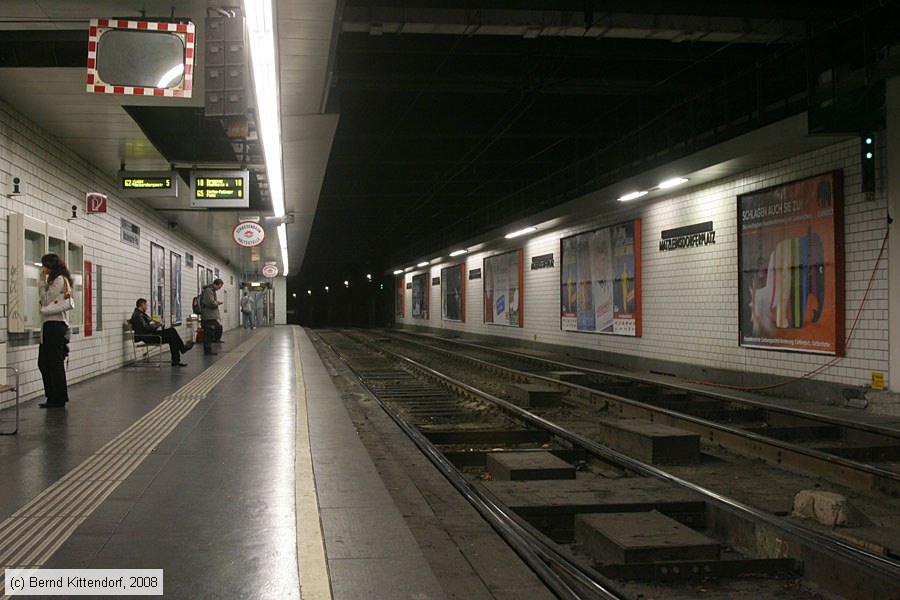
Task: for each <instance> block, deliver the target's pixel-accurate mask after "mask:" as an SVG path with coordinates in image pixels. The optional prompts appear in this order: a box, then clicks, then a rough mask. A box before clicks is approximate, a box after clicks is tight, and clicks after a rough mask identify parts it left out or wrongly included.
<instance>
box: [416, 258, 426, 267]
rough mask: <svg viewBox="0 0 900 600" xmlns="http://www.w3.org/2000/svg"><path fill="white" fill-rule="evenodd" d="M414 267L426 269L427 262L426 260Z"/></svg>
mask: <svg viewBox="0 0 900 600" xmlns="http://www.w3.org/2000/svg"><path fill="white" fill-rule="evenodd" d="M416 266H417V267H427V266H428V261H427V260H423V261H422V262H420V263H419V264H417V265H416Z"/></svg>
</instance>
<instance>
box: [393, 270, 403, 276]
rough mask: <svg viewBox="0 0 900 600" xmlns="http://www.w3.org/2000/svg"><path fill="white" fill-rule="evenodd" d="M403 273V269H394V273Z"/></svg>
mask: <svg viewBox="0 0 900 600" xmlns="http://www.w3.org/2000/svg"><path fill="white" fill-rule="evenodd" d="M401 273H403V269H396V270H395V271H394V275H400V274H401Z"/></svg>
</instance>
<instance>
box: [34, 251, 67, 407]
mask: <svg viewBox="0 0 900 600" xmlns="http://www.w3.org/2000/svg"><path fill="white" fill-rule="evenodd" d="M72 283H73V282H72V275H71V273H69V269H67V268H66V263H65V262H63V261H62V259H60V258H59V256H57V255H56V254H45V255H44V256H42V257H41V282H40V284H39V286H38V294H39V298H40V303H41V317H42V318H43V323H42V324H41V345H40V347H39V349H38V369H40V371H41V377H42V378H43V380H44V395H45V396H46V397H47V401H46V402H42V403H40V404H38V406H40V407H41V408H62V407H64V406H65V405H66V402H68V401H69V388H68V386H67V385H66V363H65V361H66V356H68V354H69V346H68V341H69V320H68V319H67V318H66V312H67V311H69V310H72V307H73V306H74V303H73V302H72V301H71V298H72Z"/></svg>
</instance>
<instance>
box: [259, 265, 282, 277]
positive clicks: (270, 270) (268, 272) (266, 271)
mask: <svg viewBox="0 0 900 600" xmlns="http://www.w3.org/2000/svg"><path fill="white" fill-rule="evenodd" d="M262 274H263V277H275V276H276V275H278V267H276V266H275V265H266V266H264V267H263V268H262Z"/></svg>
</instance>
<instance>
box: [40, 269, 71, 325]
mask: <svg viewBox="0 0 900 600" xmlns="http://www.w3.org/2000/svg"><path fill="white" fill-rule="evenodd" d="M60 277H62V278H63V289H64V290H65V292H63V293H62V294H60V295H59V297H58V298H57V299H56V300H54V301H53V302H51V303H50V304H48V305H47V306H42V307H41V314H42V315H44V316H45V317H49V316H51V315H58V314H60V313H64V312H67V311H70V310H72V309H73V308H75V298H73V297H71V296H70V297H68V298H66V297H65V294H66V293H67V292H68V291H69V280H68V279H66V278H65V277H63V276H62V275H60Z"/></svg>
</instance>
